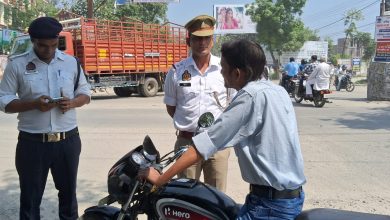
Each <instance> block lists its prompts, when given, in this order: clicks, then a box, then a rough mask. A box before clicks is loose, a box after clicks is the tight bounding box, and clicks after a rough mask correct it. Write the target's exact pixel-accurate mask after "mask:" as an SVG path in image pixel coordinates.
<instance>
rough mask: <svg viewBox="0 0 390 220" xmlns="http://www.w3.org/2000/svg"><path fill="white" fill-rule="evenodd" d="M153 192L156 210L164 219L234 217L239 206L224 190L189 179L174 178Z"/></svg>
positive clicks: (211, 219) (203, 219) (220, 219)
mask: <svg viewBox="0 0 390 220" xmlns="http://www.w3.org/2000/svg"><path fill="white" fill-rule="evenodd" d="M156 193H157V194H156V211H157V213H158V214H159V216H160V218H161V219H166V220H168V219H169V220H171V219H174V220H182V219H193V220H197V219H202V220H207V219H210V220H225V219H235V218H236V216H237V213H238V211H239V208H240V207H239V205H237V204H236V203H235V202H234V201H233V200H232V199H231V198H230V197H228V196H227V195H226V194H224V193H222V192H220V191H218V190H217V189H216V188H214V187H212V186H209V185H206V184H204V183H201V182H199V181H197V180H193V179H185V178H182V179H175V180H173V181H171V182H169V183H168V184H167V185H166V186H165V187H162V188H161V189H160V190H159V191H158V192H156Z"/></svg>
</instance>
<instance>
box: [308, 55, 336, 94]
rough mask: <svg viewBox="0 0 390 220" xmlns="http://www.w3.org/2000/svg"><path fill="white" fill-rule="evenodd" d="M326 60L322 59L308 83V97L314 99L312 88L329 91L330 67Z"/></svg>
mask: <svg viewBox="0 0 390 220" xmlns="http://www.w3.org/2000/svg"><path fill="white" fill-rule="evenodd" d="M325 61H326V60H325V58H323V57H321V58H320V63H319V64H318V65H317V67H316V68H315V69H314V70H313V72H312V73H311V74H310V76H309V77H308V79H307V81H306V96H307V97H308V98H312V97H313V91H312V86H313V85H314V89H315V90H324V89H329V78H330V71H331V69H330V66H329V64H327V63H326V62H325Z"/></svg>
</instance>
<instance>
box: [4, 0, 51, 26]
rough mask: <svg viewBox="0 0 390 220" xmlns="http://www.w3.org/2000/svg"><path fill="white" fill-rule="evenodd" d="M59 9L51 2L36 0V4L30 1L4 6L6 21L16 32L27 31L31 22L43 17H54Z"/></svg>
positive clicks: (19, 1)
mask: <svg viewBox="0 0 390 220" xmlns="http://www.w3.org/2000/svg"><path fill="white" fill-rule="evenodd" d="M57 11H58V9H56V8H55V6H54V4H52V3H51V2H49V3H47V2H45V1H43V0H36V1H35V2H34V4H32V5H31V4H30V1H26V0H17V1H15V2H14V3H13V4H9V5H4V21H5V22H6V23H10V25H9V28H11V29H16V30H26V28H27V27H28V26H29V24H30V22H31V21H32V20H34V19H35V18H37V17H39V16H42V15H43V12H45V15H46V16H54V15H55V14H56V13H57Z"/></svg>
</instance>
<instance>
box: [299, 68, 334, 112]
mask: <svg viewBox="0 0 390 220" xmlns="http://www.w3.org/2000/svg"><path fill="white" fill-rule="evenodd" d="M300 77H304V76H302V75H300ZM300 81H301V80H300ZM302 82H303V80H302ZM330 93H332V92H331V91H330V90H329V89H324V90H315V89H314V88H313V97H310V98H309V97H307V96H306V88H305V86H303V83H297V84H296V87H295V92H294V99H295V102H297V103H301V102H302V101H303V100H306V101H310V102H314V106H315V107H319V108H321V107H323V106H324V105H325V103H327V102H329V101H328V99H327V98H325V95H326V94H330Z"/></svg>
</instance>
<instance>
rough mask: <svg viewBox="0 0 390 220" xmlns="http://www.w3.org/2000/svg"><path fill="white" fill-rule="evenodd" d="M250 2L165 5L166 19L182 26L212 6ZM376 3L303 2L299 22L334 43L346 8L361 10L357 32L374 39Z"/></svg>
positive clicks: (187, 0)
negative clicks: (166, 6) (166, 10)
mask: <svg viewBox="0 0 390 220" xmlns="http://www.w3.org/2000/svg"><path fill="white" fill-rule="evenodd" d="M252 2H254V0H180V2H179V3H169V4H168V20H169V21H170V22H172V23H176V24H180V25H184V24H185V23H187V21H189V20H191V19H192V18H193V17H195V16H197V15H200V14H207V15H210V16H213V5H217V4H236V5H237V4H249V3H252ZM380 2H381V1H380V0H326V1H323V0H307V1H306V5H305V7H304V8H303V13H302V15H301V19H302V21H303V22H304V23H305V26H306V27H309V28H310V29H312V30H317V31H318V32H317V34H318V35H319V36H320V37H321V38H322V39H323V38H324V37H327V36H329V37H331V38H332V39H333V40H334V42H335V43H336V40H337V38H342V37H345V34H344V29H345V26H344V20H343V19H342V18H343V17H344V15H345V13H346V12H347V11H348V10H350V9H356V10H360V9H362V13H363V16H364V19H363V20H361V21H358V22H357V23H356V25H357V27H358V30H359V31H361V32H369V33H371V34H372V36H374V32H375V23H374V22H375V18H376V16H379V8H380ZM339 20H340V21H339ZM332 23H334V24H332Z"/></svg>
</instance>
